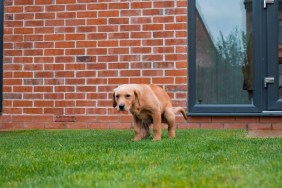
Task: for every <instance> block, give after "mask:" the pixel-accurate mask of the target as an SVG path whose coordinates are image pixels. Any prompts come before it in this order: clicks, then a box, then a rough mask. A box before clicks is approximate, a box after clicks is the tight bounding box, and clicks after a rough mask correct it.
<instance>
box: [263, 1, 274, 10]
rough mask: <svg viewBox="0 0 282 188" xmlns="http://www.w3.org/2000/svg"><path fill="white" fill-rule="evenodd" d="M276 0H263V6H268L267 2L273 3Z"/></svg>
mask: <svg viewBox="0 0 282 188" xmlns="http://www.w3.org/2000/svg"><path fill="white" fill-rule="evenodd" d="M273 3H274V0H263V8H266V6H267V4H273Z"/></svg>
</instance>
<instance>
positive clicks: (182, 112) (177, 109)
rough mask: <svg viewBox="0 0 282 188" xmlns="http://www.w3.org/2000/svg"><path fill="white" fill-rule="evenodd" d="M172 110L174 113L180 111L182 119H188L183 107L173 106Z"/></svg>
mask: <svg viewBox="0 0 282 188" xmlns="http://www.w3.org/2000/svg"><path fill="white" fill-rule="evenodd" d="M173 112H174V114H178V113H179V112H181V114H182V115H183V117H184V119H185V120H187V119H188V118H187V114H186V112H185V110H184V108H182V107H175V108H173Z"/></svg>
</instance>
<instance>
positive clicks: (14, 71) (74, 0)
mask: <svg viewBox="0 0 282 188" xmlns="http://www.w3.org/2000/svg"><path fill="white" fill-rule="evenodd" d="M186 22H187V2H186V1H183V0H178V1H174V0H172V1H171V0H168V1H153V0H152V1H149V0H147V1H116V0H112V1H110V0H5V23H4V86H3V90H4V93H3V97H4V101H3V114H2V116H0V117H1V125H0V129H15V128H17V129H29V128H32V129H33V128H103V129H108V128H129V127H130V126H131V116H129V115H128V114H126V113H118V112H116V110H115V109H113V107H112V101H111V100H112V90H113V88H115V87H116V86H118V85H119V84H124V83H155V84H158V85H160V86H162V87H163V88H164V89H165V90H166V91H167V92H169V94H170V96H171V97H172V100H173V103H174V104H175V105H179V106H184V107H186V102H187V101H186V98H187V94H186V93H187V92H186V91H187V86H186V83H187V31H186V30H187V24H186ZM179 121H181V118H180V117H179Z"/></svg>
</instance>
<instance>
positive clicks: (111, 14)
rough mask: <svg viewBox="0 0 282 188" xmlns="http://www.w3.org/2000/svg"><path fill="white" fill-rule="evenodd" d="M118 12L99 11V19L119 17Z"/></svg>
mask: <svg viewBox="0 0 282 188" xmlns="http://www.w3.org/2000/svg"><path fill="white" fill-rule="evenodd" d="M118 16H119V11H118V10H110V11H98V17H118Z"/></svg>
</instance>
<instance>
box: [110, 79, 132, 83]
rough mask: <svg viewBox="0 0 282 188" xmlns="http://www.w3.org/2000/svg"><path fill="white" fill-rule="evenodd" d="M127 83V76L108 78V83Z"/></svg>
mask: <svg viewBox="0 0 282 188" xmlns="http://www.w3.org/2000/svg"><path fill="white" fill-rule="evenodd" d="M124 83H129V78H109V79H108V84H124Z"/></svg>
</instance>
